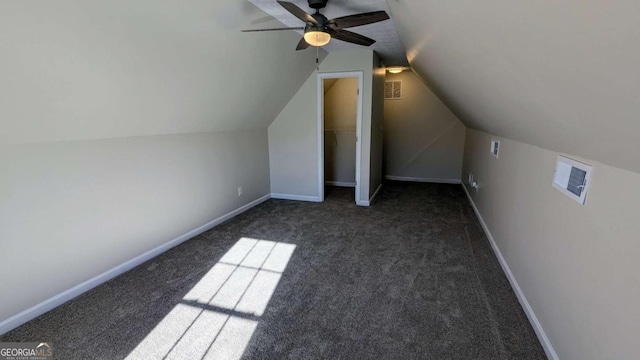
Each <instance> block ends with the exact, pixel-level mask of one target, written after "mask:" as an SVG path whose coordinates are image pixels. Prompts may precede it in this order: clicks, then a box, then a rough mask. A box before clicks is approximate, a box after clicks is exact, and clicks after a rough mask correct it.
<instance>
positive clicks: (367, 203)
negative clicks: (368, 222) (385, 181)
mask: <svg viewBox="0 0 640 360" xmlns="http://www.w3.org/2000/svg"><path fill="white" fill-rule="evenodd" d="M381 189H382V184H380V185H378V188H377V189H376V191H375V192H374V193H373V195H372V196H371V198H370V199H369V200H360V201H356V205H358V206H371V204H373V200H375V198H376V196H378V193H379V192H380V190H381Z"/></svg>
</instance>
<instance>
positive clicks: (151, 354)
mask: <svg viewBox="0 0 640 360" xmlns="http://www.w3.org/2000/svg"><path fill="white" fill-rule="evenodd" d="M258 240H262V241H258ZM243 249H244V250H243ZM260 254H262V255H260ZM278 254H279V255H278ZM225 269H228V272H227V273H225V271H227V270H225ZM243 274H244V275H243ZM241 283H242V284H241ZM0 341H3V342H8V341H50V342H51V343H52V344H53V349H54V354H55V356H56V358H59V359H123V358H126V357H129V358H145V359H147V358H149V359H152V358H163V357H166V358H188V359H194V358H203V357H204V358H225V359H227V358H237V357H240V356H242V357H243V358H246V359H283V358H291V359H374V358H375V359H410V358H422V359H544V358H545V356H544V351H543V350H542V348H541V346H540V344H539V342H538V340H537V338H536V336H535V333H534V332H533V329H532V328H531V326H530V324H529V323H528V321H527V318H526V316H525V314H524V313H523V311H522V308H521V307H520V305H519V303H518V301H517V299H516V297H515V295H514V293H513V291H512V290H511V288H510V286H509V283H508V281H507V279H506V277H505V275H504V274H503V272H502V270H501V268H500V265H499V264H498V262H497V260H496V258H495V256H494V255H493V253H492V251H491V248H490V245H489V244H488V242H487V240H486V238H485V235H484V233H483V232H482V229H481V227H480V225H479V223H478V221H477V219H476V217H475V215H474V214H473V210H472V209H471V207H470V205H469V203H468V200H467V199H466V197H465V195H464V192H463V190H462V188H461V187H460V186H459V185H438V184H418V183H400V182H389V183H387V184H386V185H385V187H384V188H383V190H382V192H381V193H380V195H379V198H378V200H377V202H376V203H375V204H374V205H373V206H371V207H369V208H362V207H357V206H355V205H354V204H353V189H341V188H329V189H327V199H326V201H325V202H324V203H319V204H318V203H306V202H294V201H286V200H269V201H267V202H265V203H264V204H262V205H259V206H258V207H256V208H254V209H252V210H250V211H248V212H246V213H244V214H242V215H240V216H238V217H236V218H234V219H232V220H230V221H228V222H226V223H224V224H222V225H220V226H218V227H216V228H215V229H213V230H211V231H209V232H207V233H205V234H203V235H201V236H198V237H196V238H194V239H192V240H190V241H187V242H185V243H184V244H182V245H180V246H178V247H176V248H174V249H172V250H170V251H168V252H167V253H165V254H163V255H161V256H159V257H157V258H155V259H152V260H151V261H149V262H147V263H145V264H143V265H141V266H139V267H137V268H135V269H133V270H132V271H129V272H128V273H126V274H123V275H121V276H119V277H117V278H115V279H113V280H112V281H109V282H108V283H106V284H103V285H102V286H99V287H98V288H96V289H94V290H92V291H90V292H88V293H86V294H84V295H82V296H80V297H78V298H76V299H75V300H73V301H70V302H68V303H66V304H65V305H63V306H61V307H59V308H56V309H54V310H52V311H51V312H49V313H47V314H45V315H43V316H40V317H39V318H37V319H34V320H33V321H31V322H29V323H27V324H25V325H23V326H21V327H19V328H17V329H15V330H13V331H11V332H9V333H7V334H5V335H3V336H2V337H0Z"/></svg>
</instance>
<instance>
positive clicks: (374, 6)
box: [249, 0, 409, 66]
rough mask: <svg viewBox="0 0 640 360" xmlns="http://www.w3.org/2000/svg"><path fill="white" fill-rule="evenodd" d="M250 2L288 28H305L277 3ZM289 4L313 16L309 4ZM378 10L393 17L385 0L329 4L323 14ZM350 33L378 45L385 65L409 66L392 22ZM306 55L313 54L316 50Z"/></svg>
mask: <svg viewBox="0 0 640 360" xmlns="http://www.w3.org/2000/svg"><path fill="white" fill-rule="evenodd" d="M249 1H250V2H251V3H253V4H254V5H256V6H257V7H259V8H260V9H262V11H264V12H266V13H267V14H269V15H271V16H273V17H274V18H275V19H276V20H278V21H279V22H281V23H282V24H284V25H286V26H291V27H298V26H304V24H303V23H302V21H300V20H298V19H297V18H296V17H295V16H293V15H291V14H290V13H289V12H288V11H286V10H285V9H284V8H283V7H282V6H280V5H279V4H278V3H277V2H276V0H249ZM288 1H289V2H292V3H294V4H296V5H297V6H298V7H300V8H301V9H302V10H304V11H306V12H308V13H313V12H314V9H311V8H309V4H308V3H307V0H288ZM379 10H384V11H386V12H387V14H389V15H391V14H390V12H389V8H388V6H387V2H386V1H385V0H370V1H363V0H329V2H328V4H327V7H326V8H324V9H321V10H320V12H321V13H322V14H323V15H325V16H326V17H327V18H328V19H333V18H336V17H340V16H346V15H353V14H358V13H363V12H370V11H379ZM261 25H262V24H260V23H256V24H254V26H253V27H251V28H252V29H259V28H261V27H263V26H261ZM349 30H350V31H353V32H356V33H358V34H361V35H364V36H367V37H370V38H372V39H374V40H376V43H375V44H373V45H372V46H371V48H372V49H373V51H375V52H376V53H377V54H378V55H379V56H380V58H381V59H382V61H383V63H384V64H385V65H387V66H390V65H399V66H408V65H409V63H408V62H407V57H406V52H405V50H404V48H403V47H402V43H401V42H400V39H398V34H397V32H396V27H395V25H394V23H393V18H391V19H389V20H386V21H382V22H378V23H375V24H369V25H365V26H360V27H355V28H351V29H349ZM300 34H302V31H300ZM255 36H269V33H265V34H260V35H255ZM296 45H297V43H292V44H291V50H295V47H296ZM362 47H363V46H361V45H355V44H350V43H346V42H343V41H339V40H332V41H331V42H330V43H329V44H328V45H326V46H324V49H325V50H327V51H329V52H335V51H347V50H353V49H357V48H362ZM304 51H313V48H310V49H307V50H304Z"/></svg>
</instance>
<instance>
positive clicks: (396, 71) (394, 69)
mask: <svg viewBox="0 0 640 360" xmlns="http://www.w3.org/2000/svg"><path fill="white" fill-rule="evenodd" d="M403 70H404V68H403V67H401V66H392V67H388V68H387V71H388V72H390V73H392V74H400V73H401V72H402V71H403Z"/></svg>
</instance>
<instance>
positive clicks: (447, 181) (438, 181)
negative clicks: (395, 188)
mask: <svg viewBox="0 0 640 360" xmlns="http://www.w3.org/2000/svg"><path fill="white" fill-rule="evenodd" d="M384 178H385V179H387V180H395V181H414V182H425V183H435V184H462V181H460V179H430V178H419V177H406V176H394V175H385V176H384Z"/></svg>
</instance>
